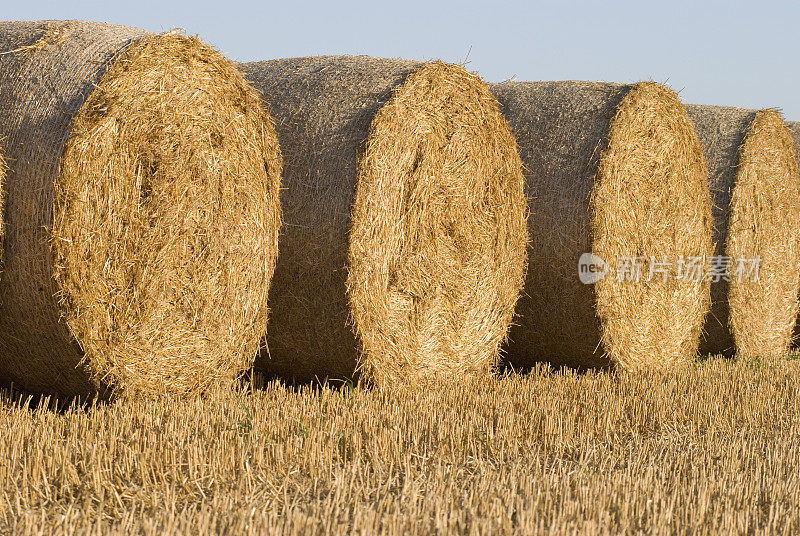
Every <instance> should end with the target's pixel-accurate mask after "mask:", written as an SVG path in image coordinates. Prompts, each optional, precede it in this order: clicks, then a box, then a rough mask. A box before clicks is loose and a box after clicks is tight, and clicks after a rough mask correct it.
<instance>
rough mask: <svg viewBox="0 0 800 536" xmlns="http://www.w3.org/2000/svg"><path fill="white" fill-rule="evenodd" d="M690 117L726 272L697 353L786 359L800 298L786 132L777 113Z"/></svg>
mask: <svg viewBox="0 0 800 536" xmlns="http://www.w3.org/2000/svg"><path fill="white" fill-rule="evenodd" d="M687 111H688V112H689V116H690V117H691V118H692V120H693V121H694V123H695V126H696V129H697V133H698V136H699V137H700V141H701V142H702V144H703V148H704V152H705V155H706V160H707V161H708V163H709V185H710V187H711V195H712V201H713V205H714V209H713V213H714V242H715V255H716V256H718V259H719V260H718V261H716V264H717V266H718V267H719V268H718V270H724V268H725V267H727V268H728V272H729V273H730V281H727V280H726V277H727V276H726V277H715V279H718V281H713V282H712V285H711V302H712V306H711V314H710V315H709V316H708V318H707V320H706V326H705V330H704V333H705V334H704V337H703V342H702V344H701V346H700V352H701V353H703V354H709V353H710V354H723V355H728V356H730V355H732V354H733V353H734V350H735V351H736V352H738V354H739V355H742V356H746V357H777V356H785V355H786V353H787V351H788V350H789V347H790V344H791V340H792V332H793V329H794V325H795V321H796V318H797V314H798V292H800V175H798V164H797V155H796V151H795V147H794V143H793V141H792V136H791V133H790V131H789V129H788V127H787V126H786V124H785V122H784V121H783V118H782V117H781V115H780V113H778V112H777V111H775V110H761V111H755V110H745V109H741V108H731V107H725V106H699V105H690V106H687ZM756 259H758V260H756ZM754 269H757V272H754V273H752V274H751V273H750V272H751V270H754ZM756 274H757V280H755V281H754V280H753V279H754V278H755V275H756Z"/></svg>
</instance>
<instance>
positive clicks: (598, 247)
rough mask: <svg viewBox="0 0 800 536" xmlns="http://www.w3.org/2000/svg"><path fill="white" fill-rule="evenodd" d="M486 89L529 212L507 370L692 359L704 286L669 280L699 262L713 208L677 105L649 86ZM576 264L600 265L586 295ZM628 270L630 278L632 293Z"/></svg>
mask: <svg viewBox="0 0 800 536" xmlns="http://www.w3.org/2000/svg"><path fill="white" fill-rule="evenodd" d="M492 89H493V92H494V93H495V95H496V96H497V98H498V100H499V101H500V104H501V108H502V110H503V112H504V114H505V116H506V118H507V119H508V121H509V123H510V124H511V128H512V131H513V132H514V134H515V136H516V139H517V142H518V144H519V145H520V152H521V155H522V160H523V164H524V166H525V169H526V189H527V195H528V199H529V200H530V214H531V215H530V217H529V219H528V233H529V235H530V257H529V261H528V262H529V266H528V275H527V281H526V283H525V289H524V292H523V296H522V298H521V299H520V303H519V305H518V315H519V318H518V320H517V321H516V322H515V325H514V327H513V328H512V330H511V335H510V343H509V348H508V357H509V362H510V364H511V365H513V366H516V367H529V366H531V365H533V364H534V363H537V362H549V363H551V364H552V365H554V366H570V367H577V368H586V367H607V366H612V365H615V366H618V367H620V368H623V369H637V368H645V367H658V366H669V365H671V364H674V363H678V362H683V361H686V360H688V359H690V358H691V357H692V356H693V355H694V354H695V352H696V350H697V346H698V342H699V336H700V328H701V326H702V321H703V316H704V314H705V313H706V311H707V309H708V301H709V300H708V292H709V288H708V284H707V283H704V282H697V281H692V280H691V278H690V277H683V278H679V277H678V275H679V270H678V267H679V264H680V259H683V260H684V261H688V260H689V259H691V258H693V257H707V256H708V255H709V254H710V252H711V229H710V216H711V206H710V200H709V192H708V184H707V183H706V180H705V164H704V162H703V155H702V152H701V148H700V144H699V142H698V140H697V136H696V134H695V133H694V130H693V127H692V124H691V122H690V120H689V118H688V116H687V115H686V111H685V110H684V108H683V106H682V104H681V103H680V101H679V100H678V98H677V95H675V93H673V92H672V91H670V90H668V89H667V88H665V87H663V86H661V85H658V84H655V83H652V82H643V83H639V84H635V85H619V84H608V83H599V82H506V83H502V84H496V85H494V86H492ZM584 253H594V254H595V255H597V256H599V257H600V258H601V259H603V260H604V261H605V262H606V263H607V265H608V266H607V268H608V269H609V272H608V273H607V274H606V276H605V278H603V279H601V280H599V281H598V282H596V283H595V284H594V285H590V284H586V285H584V284H581V282H580V280H579V273H578V270H579V266H578V263H579V259H580V258H581V256H582V255H583V254H584ZM651 257H655V260H656V261H657V262H658V264H656V263H652V262H651ZM701 262H702V260H701ZM670 263H672V265H670ZM597 266H598V268H602V264H601V263H598V265H597ZM701 267H702V266H701ZM639 269H640V270H641V280H640V281H639V282H635V281H629V279H636V271H637V270H639ZM651 269H652V272H651ZM651 274H652V277H651ZM683 275H684V276H685V275H688V274H686V273H685V272H684V274H683ZM618 276H621V279H622V280H621V281H619V280H618ZM648 279H649V280H648Z"/></svg>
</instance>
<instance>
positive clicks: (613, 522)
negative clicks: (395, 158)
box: [0, 359, 800, 535]
mask: <svg viewBox="0 0 800 536" xmlns="http://www.w3.org/2000/svg"><path fill="white" fill-rule="evenodd" d="M421 387H422V388H420V389H398V390H395V391H394V392H392V393H388V392H380V391H378V390H365V389H362V388H358V387H356V388H354V389H351V388H349V387H348V386H344V387H342V388H331V387H323V388H320V389H316V390H314V389H306V388H304V389H301V390H292V389H287V388H285V387H283V386H281V385H280V384H277V383H274V382H273V383H269V384H267V385H266V387H265V388H264V389H263V390H262V389H260V388H256V389H252V390H251V389H243V390H241V391H238V392H236V393H230V392H228V393H221V394H217V395H213V396H211V397H210V398H209V399H206V400H203V399H200V398H190V399H185V400H178V401H165V400H159V401H157V402H153V401H150V402H145V401H131V402H128V401H125V403H115V404H100V405H97V406H96V407H90V408H88V409H80V408H76V407H68V408H66V409H64V410H62V411H61V412H57V411H53V410H51V409H46V408H44V407H38V408H33V409H29V408H28V407H27V406H26V405H24V404H22V405H20V404H19V403H16V402H13V401H12V400H11V399H10V397H9V395H8V394H6V395H3V396H2V397H0V430H2V438H1V439H0V533H2V534H14V535H27V534H31V535H38V534H73V533H89V532H92V533H102V534H109V533H125V534H130V533H141V534H158V535H162V534H163V535H170V534H187V533H204V534H208V533H220V534H221V533H227V534H242V533H247V532H251V533H252V532H256V533H266V532H269V533H281V534H298V535H300V534H303V535H308V534H398V535H399V534H431V533H439V534H490V533H491V534H552V533H554V532H555V533H559V534H631V533H642V534H654V535H658V534H676V533H685V532H690V533H693V534H789V533H796V532H798V531H800V516H798V514H797V511H796V505H797V504H798V502H800V362H798V361H797V360H787V361H780V362H774V363H761V364H759V363H758V362H755V361H749V362H748V361H741V360H740V361H733V362H732V361H728V360H723V359H714V360H710V361H707V362H705V363H698V364H689V365H685V366H681V367H678V368H676V369H675V370H671V371H656V372H653V371H649V372H646V373H642V372H634V373H619V374H617V373H606V372H589V373H585V374H577V373H574V372H559V373H550V372H547V371H545V370H544V369H543V368H537V369H536V370H534V372H533V373H531V374H530V375H528V376H517V375H512V376H507V377H486V378H482V379H475V380H473V381H469V382H465V383H463V384H452V383H445V384H439V383H433V384H429V385H427V386H421ZM15 396H16V395H15ZM188 415H191V418H187V416H188Z"/></svg>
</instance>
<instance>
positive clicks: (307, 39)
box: [0, 0, 800, 120]
mask: <svg viewBox="0 0 800 536" xmlns="http://www.w3.org/2000/svg"><path fill="white" fill-rule="evenodd" d="M0 8H1V9H0V16H2V17H3V18H6V19H9V20H15V19H16V20H36V19H84V20H100V21H106V22H114V23H118V24H127V25H130V26H138V27H140V28H144V29H147V30H154V31H158V30H167V29H171V28H185V29H186V31H187V32H189V33H192V34H195V33H196V34H199V35H200V36H201V37H202V38H203V39H204V40H205V41H206V42H208V43H210V44H213V45H214V46H216V47H217V48H218V49H219V50H220V51H222V52H223V53H225V54H227V55H228V56H230V57H231V58H233V59H236V60H240V61H249V60H257V59H271V58H282V57H291V56H308V55H317V54H369V55H372V56H384V57H402V58H409V59H443V60H446V61H451V62H463V61H465V60H466V61H468V67H469V69H470V70H473V71H477V72H478V73H480V74H481V75H482V76H483V77H484V78H485V79H486V80H488V81H490V82H498V81H502V80H506V79H509V78H511V77H515V78H516V79H517V80H567V79H569V80H605V81H612V82H632V81H638V80H643V79H652V80H655V81H657V82H666V83H667V84H669V85H670V86H671V87H672V88H673V89H675V90H676V91H679V92H680V94H681V96H682V97H683V99H684V101H685V102H691V103H699V104H722V105H729V106H743V107H748V108H766V107H777V108H781V109H783V111H784V113H785V115H786V117H787V119H790V120H800V93H798V91H797V89H798V85H800V62H798V61H797V60H798V57H799V56H800V3H795V2H788V1H787V2H774V1H765V0H760V1H758V2H741V1H738V0H736V1H727V2H726V1H703V0H697V1H695V2H691V1H684V0H662V1H660V2H646V1H644V0H643V1H640V2H619V1H614V0H604V1H588V0H584V1H560V2H558V1H531V2H523V1H514V2H503V1H497V2H493V3H490V2H473V1H471V0H464V1H461V2H453V1H447V2H435V1H433V0H427V1H426V0H401V1H398V2H380V1H379V0H378V1H347V0H341V1H327V2H325V1H323V2H303V1H294V2H292V1H291V0H283V1H281V2H259V1H255V0H253V1H246V0H216V1H213V2H209V1H206V0H195V1H191V0H174V1H170V0H162V1H156V0H133V1H130V0H128V1H126V2H115V1H110V0H108V1H95V0H92V1H89V0H59V1H52V0H27V1H22V2H20V1H18V0H13V1H11V0H0Z"/></svg>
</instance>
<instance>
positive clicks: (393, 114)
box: [242, 56, 526, 384]
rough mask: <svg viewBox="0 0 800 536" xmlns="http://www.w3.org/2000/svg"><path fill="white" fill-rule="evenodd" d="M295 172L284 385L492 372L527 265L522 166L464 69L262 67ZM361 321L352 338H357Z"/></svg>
mask: <svg viewBox="0 0 800 536" xmlns="http://www.w3.org/2000/svg"><path fill="white" fill-rule="evenodd" d="M242 69H243V71H244V72H245V74H246V77H247V78H248V79H249V80H250V81H252V82H253V84H254V85H255V86H256V87H258V88H259V89H260V90H261V92H262V94H263V95H264V97H265V98H266V99H267V100H268V101H269V102H271V103H272V114H273V116H274V117H275V120H276V125H277V130H278V135H279V139H280V142H281V149H282V151H283V154H284V158H285V163H286V169H285V173H284V183H283V184H284V189H283V191H282V204H283V209H284V215H285V222H286V225H285V228H284V232H283V233H282V235H281V240H280V255H279V259H278V265H277V268H276V271H275V278H274V282H273V287H272V290H271V293H270V304H271V309H272V311H273V313H272V316H271V323H270V326H269V329H268V333H267V340H268V346H269V350H270V354H269V355H266V354H265V353H264V354H262V359H259V360H258V361H257V365H258V367H259V368H261V369H263V370H264V371H266V372H267V373H268V374H270V375H277V376H282V377H288V378H293V379H295V380H300V381H304V380H313V379H315V378H318V379H323V378H326V377H327V378H338V379H341V378H349V377H352V376H353V374H354V372H355V371H356V370H357V369H358V368H359V367H361V368H362V369H363V371H364V373H365V377H366V378H368V379H369V380H372V381H373V382H374V383H377V384H391V383H396V382H407V381H415V380H418V379H424V378H430V377H438V378H460V377H461V376H462V375H464V374H470V373H473V372H476V371H486V370H488V369H489V368H490V367H491V366H492V365H493V364H494V362H495V360H496V358H497V356H498V351H499V350H498V349H499V345H500V343H501V341H502V340H503V338H504V337H505V335H506V333H507V330H508V326H509V323H510V321H511V317H512V314H513V308H514V303H515V302H516V299H517V296H518V293H519V290H520V287H521V285H522V281H523V274H524V267H525V242H526V233H525V207H526V202H525V198H524V194H523V177H522V172H521V162H520V160H519V156H518V155H517V152H516V147H515V143H514V140H513V138H512V136H511V133H510V131H509V128H508V125H507V124H505V122H504V120H503V119H502V117H501V116H500V113H499V110H498V105H497V102H496V100H495V99H494V97H493V96H492V95H491V93H490V92H489V88H488V86H487V85H486V84H485V83H484V82H482V81H481V80H480V79H479V78H478V77H477V76H475V75H473V74H470V73H468V72H467V71H466V70H465V69H463V68H462V67H460V66H455V65H448V64H444V63H441V62H432V63H424V64H423V63H417V62H410V61H403V60H388V59H377V58H368V57H351V56H338V57H314V58H299V59H287V60H276V61H267V62H260V63H251V64H246V65H243V66H242ZM351 321H352V326H351Z"/></svg>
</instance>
